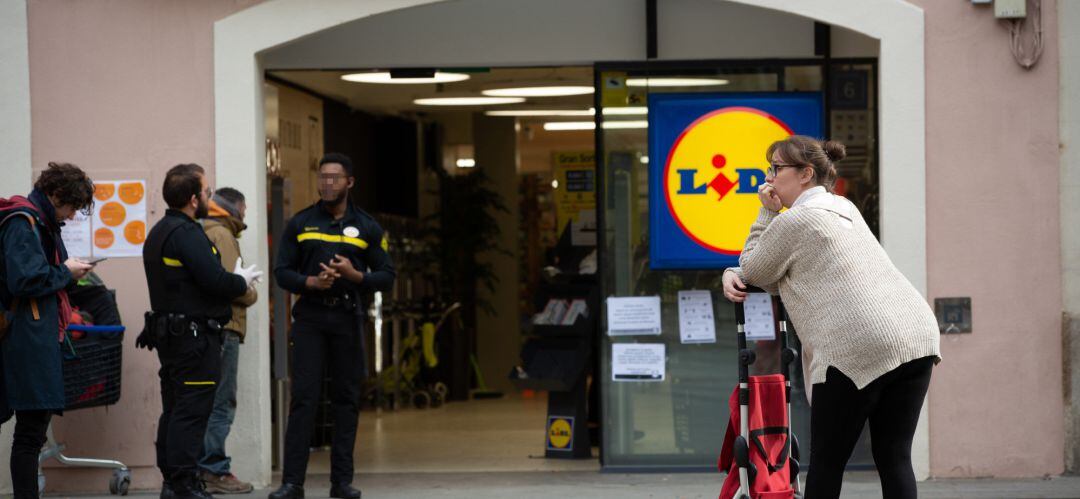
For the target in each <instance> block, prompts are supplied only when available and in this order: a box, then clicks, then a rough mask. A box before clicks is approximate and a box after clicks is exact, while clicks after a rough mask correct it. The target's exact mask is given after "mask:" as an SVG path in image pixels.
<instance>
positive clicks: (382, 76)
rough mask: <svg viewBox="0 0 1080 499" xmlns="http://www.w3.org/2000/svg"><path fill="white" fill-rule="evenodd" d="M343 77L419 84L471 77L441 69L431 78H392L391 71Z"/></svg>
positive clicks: (368, 81) (398, 83)
mask: <svg viewBox="0 0 1080 499" xmlns="http://www.w3.org/2000/svg"><path fill="white" fill-rule="evenodd" d="M341 79H342V80H345V81H351V82H356V83H388V84H393V85H417V84H423V83H451V82H455V81H465V80H468V79H469V75H467V74H462V73H443V72H441V71H436V72H435V76H432V77H430V78H391V77H390V72H389V71H379V72H377V73H352V74H347V75H341Z"/></svg>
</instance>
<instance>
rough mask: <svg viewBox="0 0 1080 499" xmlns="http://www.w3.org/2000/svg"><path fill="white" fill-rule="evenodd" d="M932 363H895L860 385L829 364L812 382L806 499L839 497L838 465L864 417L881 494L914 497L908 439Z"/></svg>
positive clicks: (930, 360) (927, 359)
mask: <svg viewBox="0 0 1080 499" xmlns="http://www.w3.org/2000/svg"><path fill="white" fill-rule="evenodd" d="M933 366H934V358H933V357H924V358H921V359H917V360H913V361H911V362H908V363H906V364H901V365H900V366H899V367H897V368H896V369H893V370H892V371H889V372H887V373H885V374H883V375H882V376H881V377H879V378H878V379H876V380H874V381H873V382H872V383H870V384H869V385H867V386H866V387H864V388H863V389H862V390H859V389H857V388H855V383H853V382H852V381H851V380H850V379H849V378H848V377H847V376H844V373H842V372H840V371H839V370H838V369H836V368H834V367H830V368H829V370H828V373H827V375H826V379H825V382H824V383H815V384H814V387H813V393H812V395H813V401H812V402H813V403H812V405H811V409H810V470H809V472H808V475H807V477H806V499H823V498H824V499H828V498H835V497H840V487H841V485H843V481H844V468H845V466H847V462H848V458H850V457H851V452H852V450H854V448H855V444H856V443H857V442H858V440H859V435H860V434H861V433H862V429H863V425H864V424H865V423H866V421H867V420H868V419H869V420H870V446H871V450H872V452H873V454H874V464H876V465H877V471H878V476H879V477H880V478H881V492H882V497H884V499H908V498H915V497H917V495H918V491H917V490H916V487H915V473H914V472H913V471H912V469H911V440H912V438H914V436H915V426H916V425H917V424H918V422H919V411H920V410H921V409H922V404H923V399H925V398H926V390H927V388H928V387H929V386H930V372H931V370H932V369H933Z"/></svg>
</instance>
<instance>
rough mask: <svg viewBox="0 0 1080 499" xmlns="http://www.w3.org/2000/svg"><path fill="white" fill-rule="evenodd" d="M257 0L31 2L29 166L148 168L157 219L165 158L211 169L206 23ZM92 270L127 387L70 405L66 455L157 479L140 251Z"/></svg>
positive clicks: (141, 172)
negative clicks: (117, 332)
mask: <svg viewBox="0 0 1080 499" xmlns="http://www.w3.org/2000/svg"><path fill="white" fill-rule="evenodd" d="M254 3H257V1H256V0H230V1H223V0H185V1H183V2H177V1H169V0H152V1H149V0H140V1H107V0H81V1H78V2H72V1H62V0H36V1H33V2H29V4H28V28H29V45H30V84H31V112H32V122H33V124H32V127H33V128H32V141H33V145H32V148H33V149H32V154H33V164H34V166H35V168H41V167H43V166H44V165H45V164H46V163H47V162H48V161H55V160H63V161H70V162H73V163H76V164H78V165H80V166H82V167H83V168H84V169H85V170H87V171H88V172H89V173H90V175H91V176H92V177H96V178H99V179H118V178H136V179H145V180H146V181H147V187H148V191H149V194H148V205H147V208H148V210H150V215H149V217H150V223H154V222H156V221H157V220H158V219H159V218H160V217H161V215H162V214H163V212H164V202H163V201H162V200H161V182H162V178H163V176H164V173H165V171H166V170H168V168H170V167H171V166H172V165H175V164H177V163H181V162H184V163H187V162H195V163H199V164H201V165H203V166H204V167H208V168H210V169H211V170H210V171H211V172H213V170H212V168H213V158H214V143H213V136H214V130H213V124H214V119H213V116H214V99H213V23H214V21H215V20H217V19H220V18H222V17H225V16H227V15H228V14H230V13H232V12H235V11H238V10H240V9H243V8H245V7H247V6H249V5H251V4H254ZM99 272H100V274H101V276H102V277H103V278H104V279H105V280H106V281H107V282H108V284H109V285H110V286H111V287H115V288H116V289H117V297H118V298H119V301H120V304H121V305H120V309H121V310H120V312H121V314H122V317H123V319H124V321H125V323H126V325H127V326H128V328H129V331H128V334H127V336H126V339H125V342H126V345H125V350H124V375H123V394H122V396H121V399H120V402H119V403H118V404H117V405H115V406H112V407H109V408H107V409H106V408H98V409H88V410H82V411H77V412H72V413H69V414H68V415H66V416H64V417H63V418H60V419H58V420H57V421H56V423H55V424H54V429H55V432H56V436H57V438H58V439H59V440H60V441H63V442H66V443H67V445H68V455H74V456H92V457H102V458H110V459H119V460H122V461H123V462H125V463H126V464H127V465H128V466H129V467H132V468H134V484H133V486H134V487H159V486H160V485H161V481H160V480H161V478H160V475H159V474H158V473H157V471H156V469H154V468H153V465H154V451H153V448H154V444H153V442H154V431H155V429H156V427H157V416H158V415H159V414H160V411H161V403H160V398H159V396H158V390H157V376H156V373H157V367H158V361H157V358H156V355H154V354H153V353H149V352H147V351H146V350H136V349H135V347H134V339H135V336H137V335H138V332H139V329H141V327H142V313H143V311H144V310H146V309H147V307H148V306H149V298H148V297H147V294H146V281H145V278H144V275H143V269H142V260H141V259H138V258H119V259H112V260H109V261H108V262H105V263H103V264H102V265H101V266H100V269H99ZM102 449H107V451H106V452H103V451H102ZM47 476H48V485H49V488H48V490H52V491H59V490H72V489H77V490H84V491H88V490H100V491H104V490H105V489H104V488H103V487H104V486H105V485H106V484H107V477H108V476H109V473H108V472H103V471H80V472H73V471H72V470H71V469H64V468H57V469H48V470H47Z"/></svg>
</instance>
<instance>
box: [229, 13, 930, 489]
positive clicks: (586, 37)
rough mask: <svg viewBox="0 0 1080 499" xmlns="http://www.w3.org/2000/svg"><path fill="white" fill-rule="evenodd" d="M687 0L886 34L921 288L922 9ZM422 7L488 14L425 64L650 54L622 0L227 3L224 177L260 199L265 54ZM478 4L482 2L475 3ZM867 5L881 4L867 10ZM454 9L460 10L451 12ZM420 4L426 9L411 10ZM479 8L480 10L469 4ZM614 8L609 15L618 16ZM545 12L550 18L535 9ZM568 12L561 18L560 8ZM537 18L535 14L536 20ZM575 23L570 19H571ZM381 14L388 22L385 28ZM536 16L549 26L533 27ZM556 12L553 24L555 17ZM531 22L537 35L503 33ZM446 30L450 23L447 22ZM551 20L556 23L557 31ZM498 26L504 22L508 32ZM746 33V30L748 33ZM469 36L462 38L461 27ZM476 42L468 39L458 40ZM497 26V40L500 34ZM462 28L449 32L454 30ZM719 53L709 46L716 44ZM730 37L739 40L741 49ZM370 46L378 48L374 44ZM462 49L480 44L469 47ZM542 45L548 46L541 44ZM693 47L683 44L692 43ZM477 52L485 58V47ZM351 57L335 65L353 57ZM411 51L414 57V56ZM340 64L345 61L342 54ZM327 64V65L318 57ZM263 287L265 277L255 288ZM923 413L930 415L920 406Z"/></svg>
mask: <svg viewBox="0 0 1080 499" xmlns="http://www.w3.org/2000/svg"><path fill="white" fill-rule="evenodd" d="M680 3H686V4H688V6H690V7H709V6H716V5H723V6H727V7H734V8H743V9H747V8H750V9H751V10H754V11H755V14H756V15H774V14H777V13H780V14H781V17H783V18H790V19H802V20H803V21H804V22H807V23H809V22H811V20H812V21H818V22H822V23H827V24H830V25H832V26H835V27H841V28H845V29H847V30H851V31H853V32H856V33H861V34H863V35H865V36H867V37H870V38H873V39H875V40H877V41H878V43H879V47H880V53H879V55H878V57H879V60H880V67H881V73H880V79H879V92H880V98H881V102H882V106H881V110H880V118H879V123H878V125H879V127H878V129H879V131H880V162H881V193H880V194H881V205H880V209H881V216H880V218H881V236H882V241H883V244H884V246H885V248H886V250H887V251H888V252H889V253H890V255H891V256H892V258H893V260H894V261H895V262H896V264H897V266H898V267H899V268H900V269H901V270H902V271H904V272H905V274H906V275H907V277H908V278H909V279H910V280H911V281H912V282H913V283H914V284H915V286H916V287H917V288H918V289H920V290H924V291H925V287H926V262H925V260H926V250H925V246H926V245H925V233H926V231H925V226H926V220H925V218H926V217H925V166H924V165H925V158H924V156H925V116H924V104H925V98H924V64H923V58H924V54H923V38H924V35H923V14H922V11H921V10H920V9H918V8H917V7H915V6H912V5H910V4H908V3H906V2H903V1H901V0H875V1H864V2H855V1H850V0H816V1H806V2H797V3H790V2H784V1H782V0H733V1H720V0H697V1H687V2H680ZM423 9H435V10H432V11H429V12H428V13H427V16H431V15H434V14H440V15H444V16H443V17H441V18H430V19H427V20H426V21H427V25H424V24H421V25H422V26H425V28H428V27H441V28H440V29H442V32H443V33H445V32H446V29H450V28H447V26H450V27H453V26H454V25H455V24H454V22H455V21H460V20H462V19H475V18H476V17H475V14H477V13H478V12H479V13H482V14H483V15H482V16H480V17H479V19H482V20H483V21H484V23H485V24H484V25H483V26H471V27H472V28H476V30H477V31H474V32H471V33H466V35H469V36H465V37H461V36H460V33H459V37H458V38H457V39H453V40H451V39H444V40H440V42H441V45H442V46H443V49H442V50H439V51H435V52H432V54H433V56H439V55H442V56H444V57H447V59H446V60H441V61H440V60H429V61H427V62H426V64H423V65H425V66H442V67H445V66H448V65H453V64H455V63H461V62H471V63H472V64H478V65H483V66H499V65H511V64H520V63H521V61H522V60H528V62H535V63H540V62H546V63H549V64H579V63H592V62H595V61H604V60H641V59H644V58H645V50H644V49H645V36H644V23H643V22H640V21H641V19H643V17H644V16H643V14H641V15H640V16H639V15H633V14H632V13H629V14H628V13H625V12H622V10H623V9H625V4H624V3H619V4H616V3H614V2H596V3H595V5H591V6H590V7H588V8H585V7H581V6H580V5H578V3H577V2H563V1H560V2H552V3H550V4H545V5H543V6H539V5H536V4H535V2H527V1H520V2H518V1H512V2H506V1H499V2H493V1H490V0H488V1H463V2H430V1H424V0H400V1H391V2H380V3H378V4H370V3H353V2H341V3H334V4H329V5H324V6H320V8H319V9H311V8H310V5H309V4H308V3H306V2H302V1H299V0H272V1H269V2H266V3H263V4H260V5H256V6H253V7H251V8H249V9H247V10H244V11H242V12H239V13H237V14H235V15H233V16H230V17H228V18H225V19H223V20H221V21H218V22H217V23H216V24H215V28H214V40H215V42H214V55H215V61H214V65H215V71H214V82H215V83H214V85H215V132H214V133H215V139H216V140H215V147H216V152H215V158H216V165H217V167H218V168H216V181H217V183H219V184H223V185H224V184H229V185H233V186H235V187H237V188H239V189H241V190H243V191H245V192H250V193H253V199H254V201H253V204H254V205H262V204H264V203H265V202H266V199H267V189H266V180H265V164H266V150H265V131H264V130H265V129H264V124H263V110H262V74H263V71H264V70H266V69H272V68H273V66H271V64H286V62H287V60H286V59H275V55H281V54H286V53H288V52H289V51H290V50H301V49H303V48H304V46H303V43H302V42H304V41H305V40H312V39H315V38H318V37H327V38H324V40H326V41H332V40H334V37H335V36H345V37H346V41H343V42H341V43H340V44H339V45H340V46H339V47H338V50H330V51H325V53H324V54H323V55H324V56H325V57H331V58H332V57H334V56H335V55H338V56H340V55H342V54H345V53H350V52H351V53H352V54H354V55H355V54H358V53H361V52H363V50H358V47H356V46H355V44H353V43H349V42H348V41H347V40H348V36H347V33H346V30H347V29H348V28H349V27H350V25H351V26H352V27H354V28H355V27H358V26H359V25H358V24H356V23H363V22H364V21H365V20H369V21H379V19H377V18H375V17H373V16H377V15H380V14H381V15H386V16H388V17H386V18H385V19H382V21H385V22H382V23H379V22H376V23H372V24H371V25H368V26H366V27H364V29H365V32H366V33H368V34H369V36H371V37H374V39H375V40H379V39H380V37H381V38H383V39H385V38H392V36H391V35H392V34H393V32H394V30H395V29H396V28H402V27H407V26H410V25H412V24H411V23H415V22H417V21H418V20H423V19H424V17H425V15H424V12H423ZM470 9H474V10H472V11H470ZM870 11H873V12H874V15H867V13H868V12H870ZM455 13H456V14H457V15H454V14H455ZM414 15H419V16H420V17H419V18H413V19H412V20H411V21H410V20H409V19H410V16H414ZM470 16H472V17H470ZM613 19H615V21H614V22H613ZM537 20H546V21H547V23H545V22H537ZM560 21H561V22H560ZM530 25H531V26H532V27H531V28H530V27H529V26H530ZM568 25H572V26H573V27H575V28H576V29H570V30H567V27H568ZM380 26H381V28H380ZM537 26H540V27H541V28H543V26H548V27H547V28H544V29H546V31H544V30H541V31H543V32H542V33H538V29H537ZM552 26H558V27H559V28H558V29H554V28H552ZM515 30H517V32H518V33H524V34H530V33H531V34H533V35H535V36H534V37H533V38H531V39H530V38H529V37H525V36H523V37H520V38H515V37H513V36H509V37H507V34H508V33H510V34H514V33H515ZM450 32H451V33H452V32H453V30H452V29H451V30H450ZM545 33H546V34H547V36H548V39H547V40H546V41H545V42H543V43H540V44H538V42H537V40H538V39H539V38H538V37H539V36H540V35H542V34H545ZM552 33H557V35H552ZM500 34H501V35H500ZM748 36H749V35H748ZM462 40H464V41H462ZM469 40H472V42H471V43H472V45H470V46H467V47H465V48H464V51H463V50H462V47H461V45H455V43H464V44H466V45H468V43H469ZM494 40H497V41H498V43H495V42H494ZM662 40H663V39H661V50H660V57H661V58H672V57H674V58H678V57H679V54H668V53H665V51H664V48H663V47H664V45H663V41H662ZM452 42H454V43H452ZM377 48H378V50H377V52H378V53H377V54H375V55H376V56H378V57H382V58H384V59H383V60H371V61H368V62H367V63H366V64H364V66H367V67H378V66H387V67H390V66H402V65H403V64H402V62H401V61H403V60H407V59H409V58H410V57H412V58H414V60H415V57H416V51H415V48H416V44H415V43H412V44H408V43H405V44H401V45H395V44H387V43H380V44H379V45H377ZM692 49H693V50H691V51H695V50H696V51H697V52H696V53H693V54H691V55H690V57H689V58H709V57H716V56H725V57H726V56H729V55H730V56H732V57H738V53H739V52H740V49H742V50H743V51H752V50H758V49H761V46H760V44H753V43H748V42H747V41H746V40H733V41H731V43H727V44H724V45H713V46H697V47H692ZM714 50H715V51H716V52H720V53H714V54H713V55H712V56H709V55H706V54H709V53H711V52H712V51H714ZM723 51H734V53H731V52H728V53H723ZM369 55H370V54H369ZM466 56H469V57H472V59H471V60H469V61H466V60H465V59H466ZM545 57H546V58H547V59H546V60H544V58H545ZM684 58H685V56H684ZM481 59H482V60H481ZM355 65H356V63H355V61H350V62H346V63H345V64H341V65H340V66H355ZM408 65H413V64H408ZM340 66H339V67H340ZM320 67H333V66H332V65H328V64H320ZM251 229H252V231H253V232H254V234H253V236H254V237H250V238H245V240H244V241H243V242H242V244H243V245H244V247H243V251H244V253H245V254H248V255H253V256H255V258H256V259H257V260H258V262H259V263H260V265H262V266H264V267H265V266H268V263H269V260H268V256H269V254H268V249H267V247H266V245H265V244H264V242H265V241H266V235H267V229H268V227H267V223H266V219H255V220H253V223H252V225H251ZM261 291H262V292H263V293H264V296H267V295H268V293H267V290H266V289H265V288H264V289H263V290H261ZM250 316H251V320H250V321H249V324H250V325H251V326H250V327H251V328H252V330H253V332H254V333H255V334H253V335H250V336H252V339H251V340H250V341H249V344H248V345H247V352H248V354H247V355H246V356H244V357H243V358H242V364H243V365H242V367H241V372H242V373H250V374H248V375H247V376H241V379H240V392H241V395H240V401H239V402H240V405H241V406H242V409H241V410H243V411H244V412H245V413H246V414H251V415H259V417H257V418H251V419H249V421H251V424H250V425H246V426H243V427H240V425H238V427H237V428H236V429H235V432H236V436H237V438H236V439H235V441H236V444H235V446H234V447H233V448H234V449H235V452H236V453H237V454H244V455H248V456H251V458H250V459H249V460H247V461H246V462H245V463H242V464H241V463H238V464H241V465H242V466H244V468H246V469H238V470H237V472H238V473H242V474H243V475H244V476H251V477H253V478H254V480H255V481H256V482H257V483H260V484H267V483H269V482H270V476H271V475H270V459H271V435H270V428H271V425H270V416H269V415H270V414H271V412H272V411H271V409H272V408H271V406H270V400H271V397H270V386H269V384H267V383H265V378H264V377H263V376H262V375H261V373H266V372H269V370H270V356H269V340H268V338H269V323H268V321H267V320H266V318H267V317H268V312H267V305H266V304H265V302H260V303H259V304H257V305H256V307H255V308H254V309H253V310H252V311H251V312H250ZM924 421H925V415H924ZM921 428H922V429H921V431H920V432H919V435H918V436H917V438H916V443H915V445H916V448H915V449H914V454H915V456H916V458H915V461H916V472H917V474H918V475H919V476H923V477H925V476H926V475H927V473H928V468H929V467H928V459H929V457H928V456H929V450H928V439H927V433H926V430H925V424H923V425H921Z"/></svg>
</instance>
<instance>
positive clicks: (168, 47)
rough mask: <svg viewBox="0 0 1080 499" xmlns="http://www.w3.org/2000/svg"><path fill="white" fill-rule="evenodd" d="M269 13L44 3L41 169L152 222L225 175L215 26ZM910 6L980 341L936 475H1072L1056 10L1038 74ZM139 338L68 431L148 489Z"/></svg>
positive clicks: (35, 99) (55, 479)
mask: <svg viewBox="0 0 1080 499" xmlns="http://www.w3.org/2000/svg"><path fill="white" fill-rule="evenodd" d="M257 1H258V0H231V1H220V0H192V1H185V2H175V1H167V0H153V1H126V2H121V1H106V0H82V1H80V2H71V1H62V0H36V1H34V2H30V3H29V7H28V17H29V38H30V40H29V42H30V78H31V100H32V119H33V125H32V126H33V129H32V133H33V162H34V165H36V166H38V167H40V166H42V165H44V164H45V163H46V162H47V161H51V160H65V161H72V162H75V163H77V164H79V165H81V166H83V167H84V168H86V169H87V170H88V171H89V172H90V173H91V175H93V176H95V177H98V178H102V179H105V178H121V177H123V178H143V179H146V180H147V182H148V185H149V187H150V189H151V192H150V195H149V199H150V200H151V203H150V205H149V208H150V210H151V215H150V216H151V222H153V221H156V220H157V218H159V217H160V216H161V213H162V211H163V206H162V203H161V202H160V183H161V176H162V175H163V174H164V171H165V170H166V169H168V168H169V167H170V166H172V165H173V164H176V163H178V162H191V161H194V162H198V163H200V164H202V165H204V166H207V167H211V168H212V167H213V164H212V161H213V79H212V68H213V65H212V47H213V45H212V26H213V21H215V20H217V19H220V18H222V17H224V16H226V15H228V14H230V13H232V12H235V11H237V10H240V9H242V8H244V7H246V6H248V5H251V4H254V3H257ZM913 3H915V4H918V5H920V6H922V8H923V9H925V11H926V61H927V72H926V74H927V82H926V96H927V101H926V106H927V109H926V113H927V129H926V134H927V150H926V154H927V214H928V216H927V251H928V253H927V268H928V274H929V281H928V286H929V296H930V298H931V299H933V298H934V297H943V296H971V297H972V299H973V303H974V305H973V306H974V315H975V331H974V333H973V334H971V335H963V336H948V337H945V338H944V339H943V342H942V343H943V345H942V348H943V353H944V357H945V361H944V362H943V363H942V364H940V365H939V366H938V368H937V370H936V372H935V378H934V381H933V384H932V387H931V393H930V404H931V412H930V436H931V438H930V447H931V463H930V464H931V473H932V474H933V475H934V476H1037V475H1042V474H1047V473H1049V474H1056V473H1060V472H1061V470H1062V467H1063V444H1062V441H1063V437H1064V430H1063V422H1062V414H1063V406H1062V391H1061V368H1062V367H1061V319H1060V314H1061V293H1060V290H1061V279H1060V268H1061V267H1060V261H1061V259H1060V254H1059V247H1060V246H1059V230H1058V215H1059V213H1058V197H1057V192H1058V190H1057V179H1058V146H1057V144H1058V128H1057V127H1058V120H1057V113H1058V98H1057V96H1058V73H1057V63H1056V60H1057V47H1056V46H1055V42H1056V40H1057V24H1056V17H1055V5H1056V2H1055V1H1053V0H1046V1H1044V2H1043V8H1044V16H1043V17H1044V22H1043V29H1044V36H1045V40H1046V51H1045V53H1044V54H1043V58H1042V61H1041V62H1040V64H1039V65H1038V66H1036V68H1035V69H1034V70H1032V71H1024V70H1022V69H1020V68H1019V66H1018V65H1017V64H1016V63H1015V62H1013V60H1012V56H1011V54H1010V53H1009V50H1008V33H1007V30H1006V29H1005V28H1004V27H1003V26H1002V25H1001V24H999V22H998V21H996V20H995V19H994V18H993V14H992V11H991V9H990V8H989V7H985V6H974V5H972V4H971V3H970V2H967V1H950V2H943V1H937V0H914V1H913ZM103 54H108V56H103ZM211 171H212V170H211ZM100 270H101V274H102V275H103V277H104V278H105V279H106V280H108V281H109V283H110V285H111V286H114V287H116V288H117V289H118V295H119V297H120V300H121V303H122V306H121V313H122V314H123V316H124V317H125V319H126V322H127V324H128V326H129V327H132V328H134V329H136V330H137V329H138V328H139V327H140V326H141V322H142V321H141V314H142V311H143V310H145V308H146V307H147V305H148V299H147V298H146V290H145V280H144V277H143V273H142V267H141V262H140V260H138V259H115V260H111V261H109V262H106V263H104V264H103V265H102V266H101V269H100ZM1007 272H1008V273H1007ZM134 336H135V334H129V335H128V339H127V342H128V345H127V347H126V350H125V374H124V394H123V397H122V399H121V402H120V403H119V404H118V405H117V406H114V407H112V408H109V409H92V410H84V411H79V412H74V413H70V414H69V415H67V416H65V417H64V418H62V419H61V420H59V421H57V423H56V425H55V428H56V434H57V436H58V438H60V439H61V440H63V441H65V442H66V443H67V444H68V446H69V450H70V452H69V454H71V455H87V454H89V455H96V456H98V457H109V458H116V459H121V460H123V461H125V462H126V463H127V464H128V465H129V466H132V467H134V468H135V480H136V482H135V485H136V486H142V487H151V486H157V485H158V484H159V483H160V482H158V475H157V473H156V471H155V470H154V469H153V468H152V466H153V460H154V457H153V432H154V428H155V427H156V417H157V414H158V411H159V410H160V405H159V400H158V395H157V389H156V376H155V373H156V369H157V360H156V358H155V356H154V355H152V354H150V353H148V352H146V351H144V350H135V349H134V346H133V344H132V343H133V340H134ZM99 449H109V455H107V456H101V454H102V452H101V451H100V450H99ZM48 475H49V478H50V480H49V484H50V489H51V490H70V489H81V490H88V489H93V488H97V487H98V485H97V484H98V483H100V484H104V483H105V482H104V480H105V477H107V476H108V473H106V472H101V471H89V472H72V471H70V470H63V469H56V470H52V469H50V470H48ZM90 478H92V480H93V481H91V482H85V481H84V480H86V479H90ZM98 480H100V482H99V481H98Z"/></svg>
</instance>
